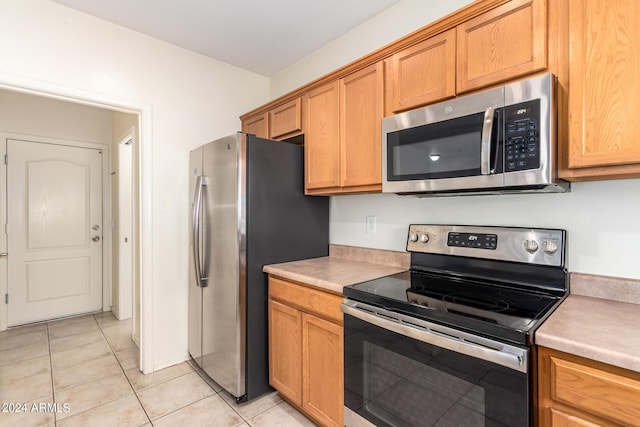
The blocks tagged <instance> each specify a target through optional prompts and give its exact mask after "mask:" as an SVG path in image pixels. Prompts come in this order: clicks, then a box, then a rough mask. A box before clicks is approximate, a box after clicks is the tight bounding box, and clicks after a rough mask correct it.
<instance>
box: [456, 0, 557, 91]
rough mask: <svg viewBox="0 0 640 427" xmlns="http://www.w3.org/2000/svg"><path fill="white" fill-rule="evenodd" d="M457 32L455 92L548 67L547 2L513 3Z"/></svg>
mask: <svg viewBox="0 0 640 427" xmlns="http://www.w3.org/2000/svg"><path fill="white" fill-rule="evenodd" d="M457 31H458V34H457V46H458V49H457V51H458V52H457V56H458V65H457V68H458V71H457V91H458V93H462V92H466V91H470V90H472V89H477V88H480V87H483V86H489V85H492V84H495V83H498V82H501V81H504V80H508V79H512V78H514V77H518V76H522V75H525V74H529V73H532V72H535V71H538V70H543V69H544V68H546V66H547V9H546V0H512V1H510V2H509V3H505V4H504V5H502V6H499V7H497V8H495V9H492V10H490V11H488V12H486V13H483V14H482V15H480V16H477V17H476V18H473V19H471V20H469V21H467V22H465V23H463V24H460V25H459V26H458V27H457Z"/></svg>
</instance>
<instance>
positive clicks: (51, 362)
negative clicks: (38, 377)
mask: <svg viewBox="0 0 640 427" xmlns="http://www.w3.org/2000/svg"><path fill="white" fill-rule="evenodd" d="M45 326H46V331H47V348H48V349H49V370H50V372H51V399H52V400H53V404H54V405H55V404H56V403H57V402H56V387H55V384H54V382H53V357H52V356H51V339H50V337H49V322H47V323H45ZM56 424H58V413H57V412H56V411H54V412H53V425H54V426H55V425H56Z"/></svg>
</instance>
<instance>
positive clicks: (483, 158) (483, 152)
mask: <svg viewBox="0 0 640 427" xmlns="http://www.w3.org/2000/svg"><path fill="white" fill-rule="evenodd" d="M493 112H494V108H493V107H489V108H487V109H486V110H485V112H484V122H483V125H482V137H481V145H480V173H481V174H482V175H489V174H490V173H491V135H493V117H494V113H493Z"/></svg>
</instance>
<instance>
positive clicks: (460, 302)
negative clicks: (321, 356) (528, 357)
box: [344, 271, 562, 344]
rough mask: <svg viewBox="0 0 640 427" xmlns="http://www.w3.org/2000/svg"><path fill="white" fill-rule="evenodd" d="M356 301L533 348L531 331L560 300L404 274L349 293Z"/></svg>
mask: <svg viewBox="0 0 640 427" xmlns="http://www.w3.org/2000/svg"><path fill="white" fill-rule="evenodd" d="M344 294H345V295H346V296H347V297H349V298H351V299H355V300H361V301H363V302H366V303H370V304H374V305H378V306H381V307H385V308H387V309H390V310H392V311H399V312H404V313H406V314H409V315H412V316H417V317H420V318H424V319H426V320H430V321H435V322H437V323H441V324H445V325H448V326H453V327H457V328H461V329H464V330H467V331H469V332H472V333H478V334H481V335H486V336H489V337H492V338H498V339H503V340H508V341H513V342H517V343H521V344H528V343H530V342H529V341H530V336H529V335H530V331H532V329H533V328H534V326H535V325H536V323H537V322H538V321H539V320H540V319H542V318H543V317H544V316H545V314H546V313H547V312H548V311H549V310H551V309H552V308H553V307H554V306H555V305H556V304H557V303H559V302H560V300H561V299H562V297H561V296H558V295H554V294H549V293H545V292H541V291H540V292H539V291H537V290H528V289H522V288H518V287H512V286H508V285H503V284H496V283H485V282H482V281H480V280H470V279H468V278H467V279H465V278H459V277H456V276H444V275H438V274H430V273H425V272H421V271H419V272H409V271H407V272H404V273H400V274H395V275H392V276H386V277H382V278H380V279H375V280H371V281H368V282H363V283H358V284H355V285H351V286H347V287H345V288H344Z"/></svg>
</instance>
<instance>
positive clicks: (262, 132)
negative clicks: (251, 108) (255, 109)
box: [242, 113, 269, 138]
mask: <svg viewBox="0 0 640 427" xmlns="http://www.w3.org/2000/svg"><path fill="white" fill-rule="evenodd" d="M242 131H243V132H246V133H251V134H254V135H255V136H258V137H260V138H269V120H268V115H267V113H260V114H256V115H255V116H252V117H249V118H247V119H246V120H245V121H244V122H242Z"/></svg>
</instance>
